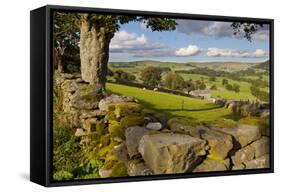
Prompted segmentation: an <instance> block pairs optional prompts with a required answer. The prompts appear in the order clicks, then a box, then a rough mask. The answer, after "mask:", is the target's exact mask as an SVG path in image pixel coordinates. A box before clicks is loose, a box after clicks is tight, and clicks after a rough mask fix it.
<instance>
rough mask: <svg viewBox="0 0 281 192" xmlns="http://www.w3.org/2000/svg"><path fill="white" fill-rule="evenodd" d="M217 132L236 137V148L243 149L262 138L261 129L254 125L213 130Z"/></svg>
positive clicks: (240, 125)
mask: <svg viewBox="0 0 281 192" xmlns="http://www.w3.org/2000/svg"><path fill="white" fill-rule="evenodd" d="M213 129H215V130H217V131H221V132H223V133H227V134H230V135H232V136H233V137H234V139H235V142H236V145H238V146H235V148H242V147H245V146H246V145H248V144H250V143H252V142H253V141H256V140H258V139H259V138H260V137H261V131H260V128H258V127H257V126H254V125H244V124H239V125H238V126H237V127H233V128H220V127H216V128H213Z"/></svg>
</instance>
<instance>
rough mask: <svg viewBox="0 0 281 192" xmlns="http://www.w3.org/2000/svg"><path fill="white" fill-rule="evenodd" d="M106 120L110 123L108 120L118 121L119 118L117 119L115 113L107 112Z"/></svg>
mask: <svg viewBox="0 0 281 192" xmlns="http://www.w3.org/2000/svg"><path fill="white" fill-rule="evenodd" d="M104 120H105V121H108V120H114V121H117V120H118V118H117V117H116V115H115V112H114V111H109V112H107V114H106V115H105V117H104Z"/></svg>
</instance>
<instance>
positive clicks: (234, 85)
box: [232, 83, 240, 93]
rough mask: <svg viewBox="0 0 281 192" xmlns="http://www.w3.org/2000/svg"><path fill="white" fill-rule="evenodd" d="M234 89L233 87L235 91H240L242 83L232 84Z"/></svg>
mask: <svg viewBox="0 0 281 192" xmlns="http://www.w3.org/2000/svg"><path fill="white" fill-rule="evenodd" d="M232 89H233V91H235V92H236V93H238V92H240V85H238V84H236V83H234V84H233V85H232Z"/></svg>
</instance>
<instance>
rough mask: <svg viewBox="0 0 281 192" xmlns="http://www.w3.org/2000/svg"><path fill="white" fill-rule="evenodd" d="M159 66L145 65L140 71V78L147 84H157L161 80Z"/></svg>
mask: <svg viewBox="0 0 281 192" xmlns="http://www.w3.org/2000/svg"><path fill="white" fill-rule="evenodd" d="M161 73H162V71H161V68H159V67H147V68H145V69H143V70H142V71H141V80H142V81H143V83H145V84H147V85H149V86H153V87H155V86H158V85H159V83H160V81H161Z"/></svg>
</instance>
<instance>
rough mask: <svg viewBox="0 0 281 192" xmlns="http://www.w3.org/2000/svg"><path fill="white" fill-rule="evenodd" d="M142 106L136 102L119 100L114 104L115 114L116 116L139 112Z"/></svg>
mask: <svg viewBox="0 0 281 192" xmlns="http://www.w3.org/2000/svg"><path fill="white" fill-rule="evenodd" d="M142 109H143V107H142V106H141V105H140V104H138V103H133V102H121V103H117V104H115V110H114V112H115V115H116V117H117V118H120V117H124V116H127V115H132V114H140V112H141V110H142Z"/></svg>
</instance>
